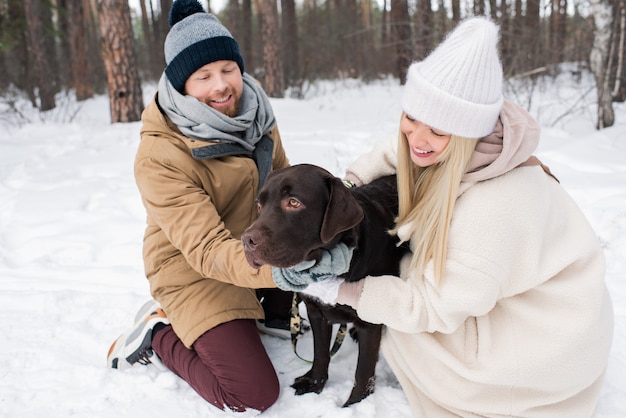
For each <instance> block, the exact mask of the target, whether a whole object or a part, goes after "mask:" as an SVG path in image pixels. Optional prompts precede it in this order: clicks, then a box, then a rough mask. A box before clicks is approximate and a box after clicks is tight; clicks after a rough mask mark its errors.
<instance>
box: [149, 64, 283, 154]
mask: <svg viewBox="0 0 626 418" xmlns="http://www.w3.org/2000/svg"><path fill="white" fill-rule="evenodd" d="M158 93H159V96H158V97H159V99H158V100H159V105H160V106H161V108H162V109H163V111H164V112H165V114H166V115H167V116H168V117H169V118H170V119H171V120H172V122H174V124H176V126H178V128H179V129H180V131H181V132H182V133H183V134H184V135H185V136H187V137H189V138H195V139H199V140H201V141H207V142H220V143H229V144H239V145H241V146H242V147H243V148H244V149H246V150H248V151H252V150H254V148H255V146H256V144H257V143H258V142H259V141H260V140H261V138H262V137H263V135H265V134H267V133H268V132H269V131H270V130H271V129H272V128H273V127H274V125H275V123H276V120H275V118H274V112H273V111H272V107H271V105H270V102H269V99H268V97H267V95H266V94H265V92H264V91H263V89H261V87H260V86H259V85H258V83H257V82H256V80H254V79H253V78H252V77H251V76H250V75H248V74H247V73H244V74H243V95H242V97H241V103H240V109H239V114H238V115H237V116H235V117H234V118H231V117H229V116H226V115H224V114H223V113H221V112H218V111H217V110H215V109H213V108H212V107H211V106H209V105H207V104H206V103H203V102H201V101H199V100H197V99H196V98H195V97H192V96H187V95H183V94H180V93H179V92H178V91H176V89H175V88H174V87H173V86H172V85H171V83H170V82H169V80H168V79H167V78H166V77H165V74H163V76H161V80H160V81H159V88H158Z"/></svg>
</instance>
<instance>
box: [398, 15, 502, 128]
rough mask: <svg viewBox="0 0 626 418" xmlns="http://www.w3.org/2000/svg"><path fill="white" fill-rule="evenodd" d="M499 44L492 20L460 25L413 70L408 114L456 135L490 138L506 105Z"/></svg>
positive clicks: (409, 80)
mask: <svg viewBox="0 0 626 418" xmlns="http://www.w3.org/2000/svg"><path fill="white" fill-rule="evenodd" d="M497 45H498V27H497V26H496V25H495V24H494V23H493V22H492V21H491V20H489V19H487V18H484V17H474V18H469V19H467V20H465V21H463V22H461V23H459V25H458V26H457V27H456V28H455V29H454V30H453V31H452V32H451V33H450V34H449V35H448V36H447V38H446V39H445V40H444V41H443V42H442V43H441V44H440V45H439V46H438V47H437V48H436V49H435V50H434V51H433V52H432V53H431V54H430V55H428V56H427V57H426V58H425V59H424V60H423V61H421V62H416V63H413V64H411V66H410V67H409V70H408V73H407V80H406V84H405V86H404V91H403V95H402V109H403V110H404V112H405V113H406V114H408V115H409V116H411V117H412V118H414V119H416V120H418V121H420V122H422V123H425V124H426V125H428V126H430V127H432V128H435V129H439V130H442V131H444V132H448V133H451V134H454V135H458V136H463V137H467V138H482V137H484V136H486V135H489V134H490V133H491V132H492V131H493V129H494V127H495V125H496V122H497V120H498V116H499V115H500V110H501V109H502V104H503V101H504V98H503V96H502V64H501V63H500V58H499V56H498V46H497Z"/></svg>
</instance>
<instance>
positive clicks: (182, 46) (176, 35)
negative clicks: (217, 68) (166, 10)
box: [165, 0, 244, 93]
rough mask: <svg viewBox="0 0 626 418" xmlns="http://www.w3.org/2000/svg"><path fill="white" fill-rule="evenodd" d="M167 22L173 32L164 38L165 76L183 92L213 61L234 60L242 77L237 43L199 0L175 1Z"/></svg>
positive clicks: (241, 63)
mask: <svg viewBox="0 0 626 418" xmlns="http://www.w3.org/2000/svg"><path fill="white" fill-rule="evenodd" d="M168 23H169V25H170V27H171V29H170V31H169V33H168V34H167V37H166V38H165V62H166V64H167V67H166V68H165V75H166V76H167V79H168V80H169V81H170V83H171V84H172V86H174V88H175V89H176V90H178V91H179V92H180V93H183V91H184V89H185V82H186V81H187V79H188V78H189V76H190V75H191V74H193V73H194V72H195V71H196V70H197V69H198V68H200V67H202V66H204V65H206V64H209V63H211V62H215V61H220V60H229V61H235V62H236V63H237V65H238V66H239V69H240V70H241V73H242V74H243V72H244V66H243V58H242V56H241V53H240V52H239V45H238V44H237V41H235V39H234V38H233V36H232V35H231V34H230V32H229V31H228V29H226V28H225V27H224V26H223V25H222V24H221V23H220V21H219V19H218V18H217V17H215V16H214V15H212V14H210V13H206V12H205V11H204V8H203V7H202V5H201V4H200V3H199V2H198V1H197V0H176V1H174V4H173V5H172V9H171V10H170V14H169V20H168Z"/></svg>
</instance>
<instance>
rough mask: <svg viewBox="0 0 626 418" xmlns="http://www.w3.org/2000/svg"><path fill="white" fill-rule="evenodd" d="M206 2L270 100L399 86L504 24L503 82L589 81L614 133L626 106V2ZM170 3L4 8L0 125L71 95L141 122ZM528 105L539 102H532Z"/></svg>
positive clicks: (159, 63) (61, 1) (49, 0)
mask: <svg viewBox="0 0 626 418" xmlns="http://www.w3.org/2000/svg"><path fill="white" fill-rule="evenodd" d="M201 3H202V4H203V5H204V6H205V8H206V9H207V10H208V11H211V12H215V13H216V14H217V15H218V16H219V18H220V19H221V20H222V22H223V23H224V25H225V26H226V27H228V28H229V30H230V31H231V33H232V34H233V36H234V37H235V38H236V39H237V40H238V42H239V44H240V47H241V49H242V54H243V56H244V59H245V66H246V71H247V72H249V73H250V74H251V75H253V76H255V77H256V78H257V79H259V80H260V81H261V82H262V83H263V86H264V88H265V90H266V91H267V93H268V95H270V96H271V97H276V98H280V97H286V96H287V97H292V98H300V97H303V96H304V95H305V93H306V90H307V88H310V86H312V85H314V83H315V82H316V81H319V80H325V79H326V80H328V79H333V80H336V79H344V78H355V77H356V78H360V79H361V80H363V81H365V82H368V81H372V80H376V79H382V78H386V77H389V76H392V77H394V78H396V79H397V80H398V82H400V83H402V82H403V81H404V78H405V74H406V70H407V68H408V66H409V65H410V63H411V62H412V61H415V60H420V59H422V58H423V57H425V56H426V55H427V54H428V53H429V52H430V51H431V50H432V49H433V47H434V46H436V45H437V44H438V43H439V42H440V41H441V40H442V38H443V37H444V36H445V34H446V33H447V32H448V31H449V30H450V29H451V28H452V27H454V25H455V24H456V22H458V21H459V20H461V19H463V18H465V17H467V16H471V15H486V16H489V17H491V18H492V19H493V20H494V21H495V22H497V23H498V24H499V25H500V34H501V42H500V52H501V58H502V62H503V66H504V70H505V76H506V79H507V80H508V81H512V80H515V81H516V83H515V85H516V86H519V85H520V84H519V80H524V81H525V83H523V84H522V85H523V86H525V87H524V88H525V89H527V90H529V91H532V90H533V89H535V88H537V82H538V80H545V76H550V77H557V76H558V75H559V74H560V73H561V72H563V71H569V72H572V73H573V74H574V75H580V74H582V73H583V72H585V71H591V72H592V73H593V75H594V78H595V81H596V86H595V89H594V91H593V92H590V91H582V90H581V92H580V98H581V99H582V98H583V97H584V96H585V95H587V94H590V93H597V103H598V107H597V128H599V129H600V128H604V127H608V126H611V125H613V123H614V121H615V114H614V112H613V106H612V103H614V102H623V101H624V100H625V99H626V68H625V67H626V65H625V64H624V52H625V51H626V43H625V32H626V0H588V1H587V0H213V4H212V3H211V0H209V1H201ZM171 4H172V0H131V1H130V4H129V1H126V0H0V74H2V76H1V77H0V122H2V120H7V121H10V122H11V123H18V124H19V123H20V121H21V119H24V118H26V116H25V113H26V112H23V111H21V109H20V108H19V107H18V105H17V104H18V103H20V100H18V99H20V98H24V97H28V99H29V102H30V103H31V104H32V106H34V107H36V108H38V109H40V110H41V111H42V112H46V111H48V110H51V109H54V108H55V107H57V106H63V104H64V103H65V101H64V97H66V96H67V95H74V96H75V97H73V98H75V99H77V100H78V101H82V100H86V99H88V98H91V97H93V96H94V94H102V93H105V92H107V93H108V96H109V100H110V111H111V122H132V121H137V120H139V119H140V116H141V112H142V110H143V107H144V103H143V99H142V91H141V86H142V84H143V83H146V82H154V81H156V80H158V78H159V77H160V75H161V73H162V71H163V69H164V67H165V60H164V56H163V41H164V39H165V36H166V34H167V32H168V30H169V27H168V23H167V17H168V16H167V15H168V12H169V10H170V8H171ZM216 6H217V7H219V10H217V8H216ZM212 7H213V8H212ZM214 8H215V10H214ZM565 63H567V65H562V64H565ZM572 64H574V65H572ZM512 85H513V83H509V84H508V87H509V89H510V88H512V87H511V86H512ZM517 88H519V87H517ZM513 93H515V92H513ZM525 96H526V97H529V98H530V99H528V100H532V94H526V95H525ZM522 105H526V107H530V106H531V103H522ZM573 106H575V102H574V103H573ZM58 113H59V112H57V114H58ZM68 113H70V114H66V115H65V117H66V118H67V119H71V117H72V114H71V110H69V109H68Z"/></svg>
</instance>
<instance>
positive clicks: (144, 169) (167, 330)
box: [108, 0, 292, 411]
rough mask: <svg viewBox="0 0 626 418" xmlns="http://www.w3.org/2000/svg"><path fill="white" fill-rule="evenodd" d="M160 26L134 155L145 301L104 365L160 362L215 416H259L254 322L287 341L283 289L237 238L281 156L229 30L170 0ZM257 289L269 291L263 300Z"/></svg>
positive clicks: (272, 376)
mask: <svg viewBox="0 0 626 418" xmlns="http://www.w3.org/2000/svg"><path fill="white" fill-rule="evenodd" d="M169 23H170V26H171V30H170V32H169V33H168V35H167V38H166V40H165V58H166V63H167V67H166V68H165V71H164V74H163V76H162V77H161V80H160V82H159V86H158V92H157V95H156V96H155V98H154V100H153V101H152V102H151V103H150V104H149V105H148V107H147V108H146V110H145V111H144V113H143V115H142V123H143V125H142V128H141V143H140V145H139V150H138V152H137V156H136V159H135V178H136V182H137V185H138V187H139V191H140V193H141V197H142V200H143V203H144V206H145V208H146V211H147V223H148V226H147V229H146V233H145V236H144V248H143V256H144V263H145V270H146V275H147V277H148V279H149V282H150V290H151V293H152V296H153V297H154V299H155V300H156V301H151V302H148V303H147V304H146V305H145V306H144V307H143V308H142V309H140V311H139V313H138V314H137V317H136V318H135V319H136V323H135V326H134V327H133V329H131V330H130V331H129V332H127V333H126V334H124V335H122V336H121V337H119V338H118V339H117V340H116V341H115V342H114V343H113V346H112V347H111V349H110V350H109V355H108V363H109V366H110V367H113V368H125V367H130V366H132V365H133V364H134V363H141V364H147V363H156V364H163V365H164V366H165V367H167V368H168V369H169V370H171V371H173V372H174V373H176V374H177V375H179V376H180V377H181V378H183V379H184V380H185V381H187V382H188V383H189V384H190V385H191V386H192V387H193V388H194V389H195V390H196V391H197V392H198V393H199V394H200V395H201V396H202V397H203V398H204V399H206V400H207V401H209V402H210V403H211V404H213V405H215V406H216V407H218V408H220V409H224V408H228V409H231V410H234V411H243V410H246V409H255V410H259V411H263V410H265V409H267V408H268V407H269V406H271V405H272V404H273V403H274V402H275V401H276V399H277V397H278V393H279V385H278V379H277V377H276V372H275V370H274V368H273V366H272V364H271V362H270V360H269V357H268V356H267V353H266V352H265V349H264V347H263V345H262V343H261V339H260V337H259V335H258V330H257V323H256V321H257V320H258V321H265V322H264V325H265V330H266V331H268V332H272V330H273V331H275V332H279V333H280V332H282V333H287V335H288V318H289V309H290V306H291V298H292V293H290V292H282V291H280V290H278V289H275V285H274V282H273V280H272V277H271V269H270V267H269V266H267V267H264V268H261V269H259V270H255V269H252V268H250V267H249V265H248V263H247V262H246V259H245V256H244V253H243V247H242V244H241V241H240V239H239V237H240V235H241V234H242V233H243V231H244V230H245V229H246V228H247V227H248V226H249V225H250V223H252V221H253V220H254V219H255V217H256V205H255V197H256V194H257V191H258V189H259V188H260V186H261V184H262V182H263V180H264V179H265V176H266V175H267V173H268V172H269V171H270V170H272V169H278V168H282V167H286V166H288V165H289V161H288V160H287V157H286V156H285V152H284V149H283V147H282V144H281V140H280V135H279V133H278V129H277V127H276V121H275V118H274V114H273V111H272V108H271V106H270V103H269V100H268V98H267V96H266V95H265V93H264V92H263V90H262V89H261V88H260V87H259V85H258V83H256V81H255V80H254V79H253V78H252V77H251V76H249V75H248V74H246V73H245V72H244V62H243V58H242V57H241V54H240V52H239V47H238V45H237V42H236V41H235V39H233V37H232V36H231V34H230V32H229V31H228V30H227V29H226V28H225V27H224V26H222V24H221V23H220V22H219V20H218V19H217V18H216V17H215V16H213V15H211V14H208V13H206V12H205V11H204V10H203V8H202V6H201V5H200V4H199V3H198V2H197V1H195V0H177V1H175V2H174V4H173V6H172V10H171V12H170V16H169ZM258 287H266V288H274V289H265V290H264V291H263V300H262V303H263V305H261V303H260V302H259V300H258V297H257V291H256V290H255V289H256V288H258ZM157 301H158V302H157ZM264 311H265V312H264ZM273 324H274V328H272V327H271V326H272V325H273Z"/></svg>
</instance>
